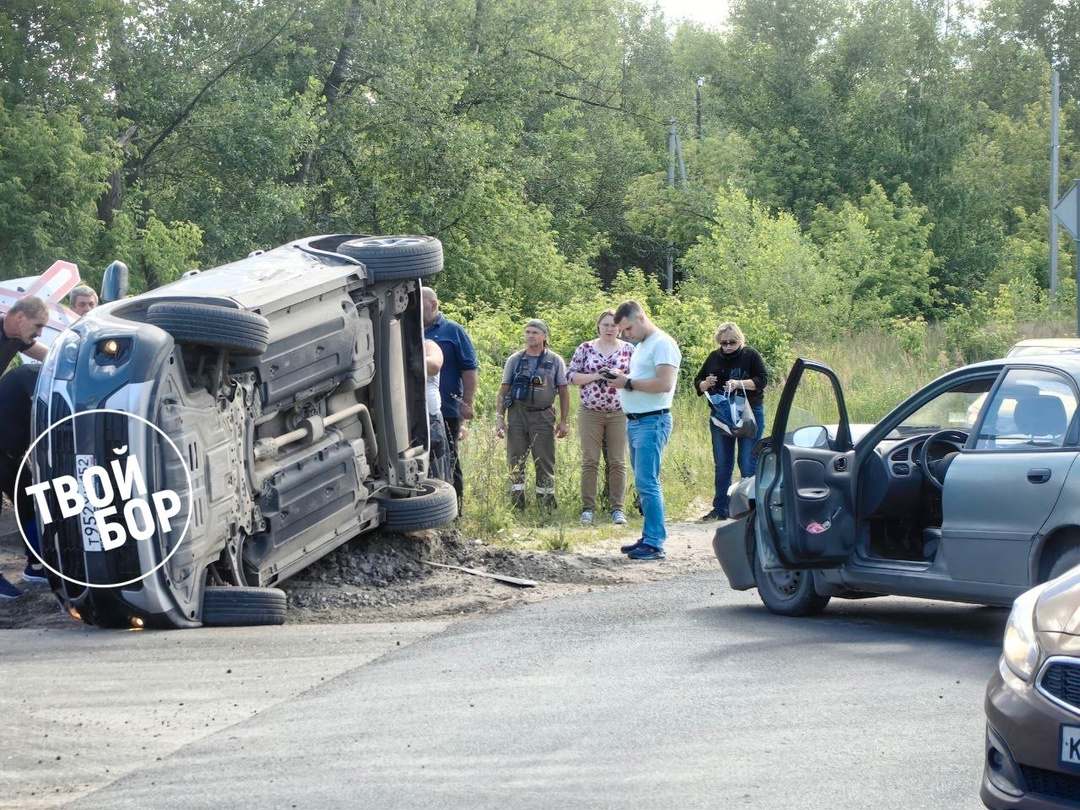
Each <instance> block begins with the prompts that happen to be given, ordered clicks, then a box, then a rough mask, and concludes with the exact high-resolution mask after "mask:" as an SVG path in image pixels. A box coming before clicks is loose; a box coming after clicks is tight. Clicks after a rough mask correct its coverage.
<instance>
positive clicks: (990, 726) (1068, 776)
mask: <svg viewBox="0 0 1080 810" xmlns="http://www.w3.org/2000/svg"><path fill="white" fill-rule="evenodd" d="M985 707H986V719H987V727H986V745H985V751H984V760H983V763H984V765H983V779H982V787H981V789H980V791H979V795H980V797H981V798H982V800H983V803H984V804H985V805H986V806H987V807H989V808H991V810H1069V809H1071V810H1075V809H1076V808H1080V770H1077V771H1070V770H1066V769H1065V768H1064V767H1063V766H1062V765H1061V764H1060V762H1059V755H1060V751H1059V747H1060V740H1061V736H1060V735H1061V726H1062V724H1067V725H1080V714H1074V713H1072V712H1069V711H1067V710H1065V709H1063V708H1061V707H1059V706H1056V705H1054V704H1053V703H1051V702H1050V701H1049V700H1047V699H1046V698H1044V697H1043V696H1042V695H1040V694H1039V693H1038V692H1037V691H1036V690H1035V688H1034V686H1033V685H1032V684H1030V683H1028V682H1026V681H1024V680H1022V679H1020V678H1018V677H1017V676H1016V675H1014V674H1013V673H1012V671H1011V670H1009V668H1008V667H1007V666H1006V665H1005V663H1004V662H1003V661H999V663H998V668H997V671H996V672H995V673H994V675H993V677H991V679H990V683H989V684H987V687H986V703H985Z"/></svg>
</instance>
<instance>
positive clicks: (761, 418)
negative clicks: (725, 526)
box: [709, 405, 765, 515]
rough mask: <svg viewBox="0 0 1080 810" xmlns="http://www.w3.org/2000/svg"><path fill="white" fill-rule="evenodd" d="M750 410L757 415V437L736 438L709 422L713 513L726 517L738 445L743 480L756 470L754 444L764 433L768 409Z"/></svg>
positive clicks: (759, 406) (757, 406)
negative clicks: (736, 444) (729, 488)
mask: <svg viewBox="0 0 1080 810" xmlns="http://www.w3.org/2000/svg"><path fill="white" fill-rule="evenodd" d="M750 410H752V411H753V412H754V419H756V420H757V435H756V436H754V438H752V439H751V438H749V437H746V438H739V439H737V440H736V439H734V438H732V437H731V436H728V435H727V434H726V433H723V432H722V431H721V430H720V428H718V427H717V426H716V425H714V424H713V423H712V422H709V432H710V433H712V455H713V465H714V467H715V470H714V473H713V501H712V505H713V510H714V511H716V512H720V513H721V514H724V515H726V514H727V510H728V494H727V491H728V487H729V486H731V473H732V471H733V470H734V469H735V442H736V441H738V443H739V473H740V474H741V475H742V477H743V478H749V477H750V476H751V475H753V474H754V472H755V470H756V469H757V459H756V458H754V455H753V450H754V445H755V444H757V442H758V439H760V438H761V437H762V436H763V435H764V433H765V406H764V405H752V406H751V407H750Z"/></svg>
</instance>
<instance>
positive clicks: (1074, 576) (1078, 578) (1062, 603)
mask: <svg viewBox="0 0 1080 810" xmlns="http://www.w3.org/2000/svg"><path fill="white" fill-rule="evenodd" d="M1035 627H1036V629H1037V630H1039V631H1041V632H1044V633H1068V634H1070V635H1080V568H1074V569H1073V570H1072V571H1070V572H1069V573H1067V574H1064V575H1062V576H1060V577H1058V578H1057V579H1056V580H1054V581H1053V582H1052V583H1051V584H1049V585H1048V586H1047V587H1046V590H1044V591H1043V592H1042V594H1041V595H1040V596H1039V601H1038V602H1036V603H1035Z"/></svg>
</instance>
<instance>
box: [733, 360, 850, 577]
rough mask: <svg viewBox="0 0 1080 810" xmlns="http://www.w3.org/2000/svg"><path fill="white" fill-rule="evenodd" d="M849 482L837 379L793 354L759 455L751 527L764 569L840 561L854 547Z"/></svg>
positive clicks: (824, 565)
mask: <svg viewBox="0 0 1080 810" xmlns="http://www.w3.org/2000/svg"><path fill="white" fill-rule="evenodd" d="M824 414H830V415H835V417H836V427H835V429H830V428H827V427H826V426H825V422H824V421H823V418H822V417H823V415H824ZM854 481H855V451H854V449H853V446H852V441H851V428H850V424H849V420H848V415H847V407H846V406H845V404H844V395H843V391H842V390H841V388H840V381H839V380H838V379H837V377H836V374H835V372H833V370H832V369H830V368H829V367H828V366H826V365H824V364H822V363H817V362H814V361H812V360H804V359H802V358H800V359H798V360H796V361H795V364H794V365H793V366H792V368H791V372H790V374H789V375H788V379H787V383H786V384H785V385H784V392H783V394H782V395H781V397H780V403H779V406H778V408H777V411H776V419H775V421H774V423H773V428H772V433H771V436H770V438H769V439H768V442H767V444H766V445H765V446H764V447H763V448H762V451H761V455H760V458H759V461H758V471H757V479H756V481H755V487H754V489H755V501H756V503H757V519H756V521H755V532H756V537H757V542H758V547H759V553H761V554H763V555H764V557H765V558H766V559H764V560H763V562H766V565H765V566H764V567H766V568H787V569H808V568H836V567H838V566H840V565H842V564H843V563H844V562H845V561H846V560H847V558H848V557H849V555H850V554H851V553H852V550H853V549H854V547H855V537H856V533H855V517H854V509H853V504H854V491H855V487H854ZM773 555H775V559H768V558H771V557H773Z"/></svg>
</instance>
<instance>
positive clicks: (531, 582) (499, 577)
mask: <svg viewBox="0 0 1080 810" xmlns="http://www.w3.org/2000/svg"><path fill="white" fill-rule="evenodd" d="M424 564H425V565H433V566H435V567H436V568H450V569H452V570H454V571H464V572H465V573H466V574H472V575H473V576H474V577H487V578H488V579H493V580H495V581H496V582H505V583H506V584H507V585H517V586H518V587H521V588H535V587H536V586H537V585H539V584H540V583H539V582H537V581H536V580H535V579H521V578H519V577H508V576H506V575H505V574H492V573H489V572H487V571H478V570H477V569H475V568H466V567H465V566H463V565H446V564H445V563H437V562H432V561H431V560H424Z"/></svg>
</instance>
